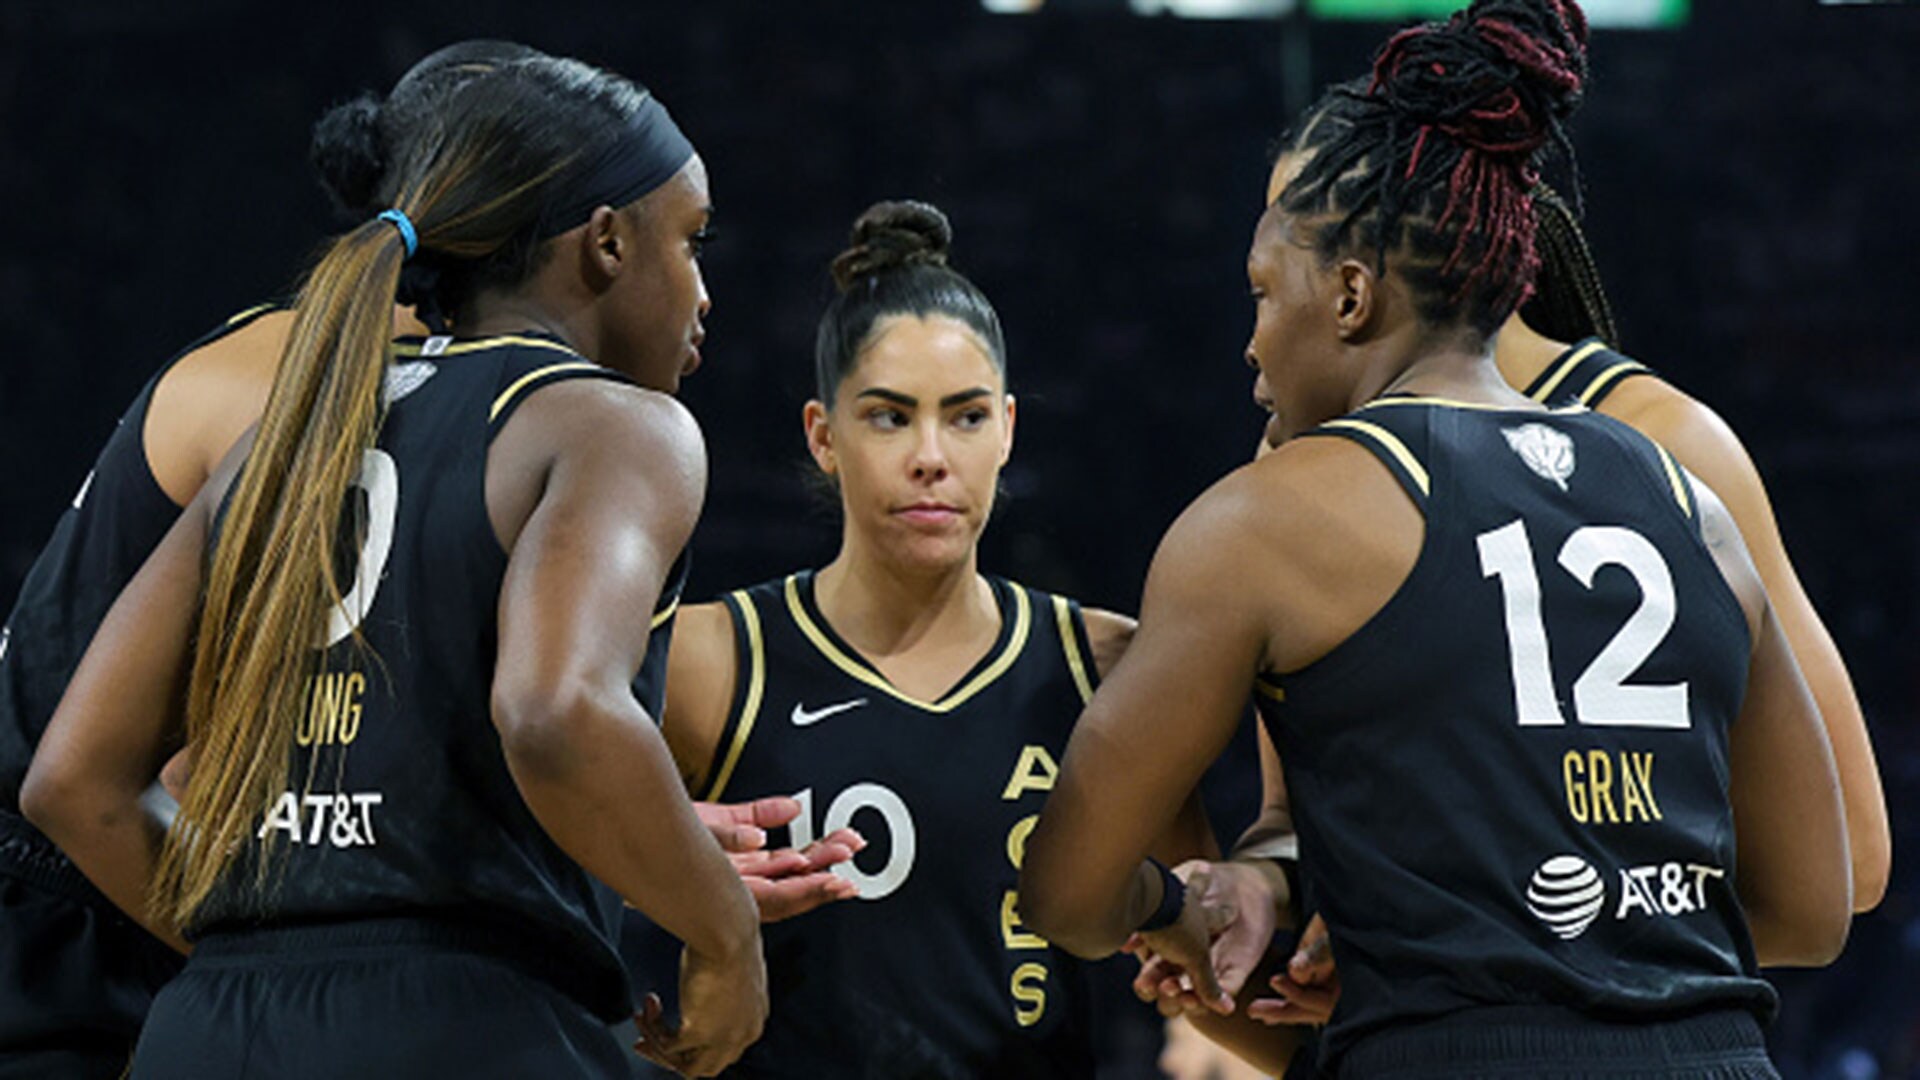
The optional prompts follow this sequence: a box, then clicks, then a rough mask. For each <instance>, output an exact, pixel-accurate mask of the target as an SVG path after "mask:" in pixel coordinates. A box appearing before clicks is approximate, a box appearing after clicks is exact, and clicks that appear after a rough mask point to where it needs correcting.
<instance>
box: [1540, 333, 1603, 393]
mask: <svg viewBox="0 0 1920 1080" xmlns="http://www.w3.org/2000/svg"><path fill="white" fill-rule="evenodd" d="M1606 347H1607V343H1606V342H1604V341H1589V342H1587V343H1586V344H1585V345H1582V346H1580V347H1579V348H1577V349H1575V350H1573V352H1572V353H1571V354H1570V355H1568V357H1567V358H1566V359H1565V360H1564V361H1562V362H1561V364H1560V370H1559V371H1556V372H1554V373H1553V377H1552V378H1550V379H1548V380H1547V381H1546V382H1544V383H1541V384H1540V389H1538V390H1535V391H1534V392H1533V400H1535V401H1541V402H1544V401H1546V400H1547V399H1548V398H1550V397H1552V396H1553V391H1554V389H1555V388H1556V387H1558V386H1559V385H1560V384H1561V383H1562V382H1563V381H1565V380H1566V377H1567V376H1568V375H1571V374H1573V369H1574V368H1577V367H1579V366H1580V362H1581V361H1582V360H1585V359H1586V358H1587V357H1589V356H1592V355H1593V354H1594V353H1597V352H1599V351H1600V350H1601V349H1604V348H1606Z"/></svg>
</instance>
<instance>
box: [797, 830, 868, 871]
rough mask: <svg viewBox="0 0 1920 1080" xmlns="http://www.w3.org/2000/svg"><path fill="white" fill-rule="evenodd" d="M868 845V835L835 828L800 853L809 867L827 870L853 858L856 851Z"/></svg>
mask: <svg viewBox="0 0 1920 1080" xmlns="http://www.w3.org/2000/svg"><path fill="white" fill-rule="evenodd" d="M866 846H867V840H866V837H864V836H861V835H860V834H859V833H857V832H855V831H853V830H852V829H835V830H834V831H833V832H831V833H828V834H827V835H826V836H824V837H822V838H820V839H818V840H815V841H814V842H813V843H811V844H808V845H807V846H806V847H804V848H801V849H800V854H801V855H803V856H805V857H806V860H807V868H808V869H810V870H825V869H827V868H828V867H830V866H837V865H839V864H840V863H843V862H846V861H848V860H850V859H852V858H853V856H854V854H855V853H856V852H858V851H859V850H860V849H861V848H864V847H866Z"/></svg>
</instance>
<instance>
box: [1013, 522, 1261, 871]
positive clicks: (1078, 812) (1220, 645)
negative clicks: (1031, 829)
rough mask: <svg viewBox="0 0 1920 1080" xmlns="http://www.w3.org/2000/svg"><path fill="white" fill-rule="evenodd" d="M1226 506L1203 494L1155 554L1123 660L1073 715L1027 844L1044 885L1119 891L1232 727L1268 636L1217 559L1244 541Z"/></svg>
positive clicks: (1230, 558) (1241, 587) (1225, 561)
mask: <svg viewBox="0 0 1920 1080" xmlns="http://www.w3.org/2000/svg"><path fill="white" fill-rule="evenodd" d="M1233 517H1234V512H1233V507H1232V506H1230V505H1227V506H1222V505H1220V504H1219V503H1218V501H1216V502H1215V503H1214V504H1209V502H1208V500H1207V499H1205V498H1203V499H1202V501H1201V502H1200V503H1198V504H1196V506H1195V507H1194V509H1192V510H1189V511H1188V513H1187V515H1185V516H1183V518H1182V519H1181V521H1179V522H1177V523H1176V524H1175V526H1174V528H1173V529H1172V530H1171V531H1170V532H1169V533H1168V535H1167V538H1166V540H1165V541H1164V542H1163V543H1162V545H1161V548H1160V551H1159V553H1158V554H1157V555H1156V556H1155V559H1154V565H1153V569H1152V570H1151V572H1150V573H1149V575H1148V579H1147V588H1146V594H1145V602H1144V604H1143V606H1142V611H1141V616H1140V624H1139V627H1138V629H1137V630H1136V631H1135V632H1134V634H1133V637H1132V641H1131V643H1130V644H1129V645H1128V646H1127V649H1126V657H1125V660H1124V662H1122V663H1120V664H1118V665H1117V666H1115V668H1114V669H1113V672H1112V673H1111V674H1110V675H1109V676H1108V677H1107V678H1106V680H1105V681H1104V682H1103V683H1102V684H1101V686H1100V689H1099V691H1098V692H1097V693H1095V694H1094V697H1093V701H1092V703H1091V704H1089V705H1088V706H1087V709H1086V711H1085V713H1083V714H1082V716H1081V718H1080V722H1079V723H1078V724H1077V725H1076V726H1075V728H1074V732H1073V737H1072V739H1071V741H1070V742H1069V743H1068V746H1067V754H1066V758H1065V760H1064V761H1063V762H1062V765H1061V775H1060V780H1059V783H1058V785H1057V786H1056V787H1055V789H1054V791H1053V793H1052V795H1051V796H1050V797H1049V799H1048V802H1047V807H1046V811H1045V813H1043V814H1042V816H1041V825H1040V828H1039V829H1038V830H1036V832H1035V834H1034V836H1033V839H1032V841H1031V842H1030V844H1029V857H1030V858H1033V857H1035V856H1036V855H1037V856H1038V861H1039V862H1040V863H1042V864H1045V865H1047V866H1048V870H1047V874H1046V876H1047V877H1050V878H1051V879H1052V880H1051V881H1048V882H1043V885H1042V887H1048V886H1050V887H1052V888H1054V889H1057V890H1059V891H1060V892H1061V893H1062V894H1072V895H1074V896H1076V897H1104V896H1110V895H1113V894H1114V893H1116V892H1117V891H1118V890H1119V889H1120V888H1121V887H1122V886H1123V885H1124V883H1125V881H1126V879H1127V875H1128V874H1129V873H1131V872H1132V871H1133V869H1134V868H1135V867H1136V866H1137V865H1138V862H1139V859H1140V857H1141V855H1142V854H1143V853H1144V852H1146V851H1147V849H1148V847H1149V845H1150V844H1151V843H1152V842H1153V841H1154V840H1155V838H1156V837H1158V836H1159V835H1161V834H1162V833H1163V832H1164V831H1165V830H1166V829H1167V828H1168V827H1169V826H1170V825H1171V824H1172V823H1173V822H1174V820H1175V817H1176V815H1177V814H1178V812H1179V811H1180V809H1181V807H1182V806H1183V804H1185V803H1186V802H1187V800H1188V798H1189V796H1190V794H1191V793H1192V792H1193V790H1194V788H1195V787H1196V786H1197V785H1198V783H1199V780H1200V777H1201V774H1202V773H1204V772H1205V771H1206V768H1207V766H1208V764H1209V763H1211V762H1212V761H1213V759H1214V758H1215V757H1217V756H1219V754H1220V752H1221V750H1222V749H1223V748H1224V747H1225V746H1226V744H1227V742H1228V740H1229V739H1231V737H1232V735H1233V730H1234V727H1235V725H1236V723H1237V722H1238V721H1239V718H1240V713H1241V709H1242V707H1243V706H1244V704H1245V701H1246V697H1247V691H1248V688H1249V686H1250V685H1251V684H1252V681H1253V676H1254V673H1255V671H1256V670H1257V669H1258V666H1259V663H1260V659H1261V657H1262V655H1263V653H1264V651H1265V646H1266V637H1265V632H1264V624H1263V616H1262V614H1261V613H1260V612H1259V610H1258V609H1257V607H1256V605H1255V604H1254V603H1253V601H1252V593H1253V590H1249V589H1247V588H1246V587H1245V585H1246V583H1245V581H1244V580H1243V579H1240V578H1237V577H1236V575H1234V574H1233V573H1231V572H1228V571H1227V569H1226V567H1227V566H1228V565H1229V564H1232V563H1236V562H1238V559H1237V558H1236V550H1237V549H1238V547H1239V546H1240V545H1243V544H1245V543H1247V541H1246V539H1245V534H1244V533H1243V532H1240V531H1239V530H1237V529H1236V528H1235V526H1234V524H1233ZM1241 565H1244V564H1241Z"/></svg>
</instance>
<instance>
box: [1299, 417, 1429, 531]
mask: <svg viewBox="0 0 1920 1080" xmlns="http://www.w3.org/2000/svg"><path fill="white" fill-rule="evenodd" d="M1306 434H1308V435H1337V436H1339V437H1341V438H1344V439H1350V440H1352V441H1353V442H1356V443H1359V444H1360V445H1361V446H1362V447H1365V448H1366V449H1367V450H1368V451H1369V452H1371V453H1372V454H1373V456H1374V457H1376V458H1379V459H1380V462H1381V463H1382V464H1384V465H1385V466H1386V467H1387V469H1388V471H1390V472H1392V473H1393V475H1394V478H1395V479H1397V480H1399V481H1400V486H1401V487H1403V488H1405V489H1406V491H1407V496H1408V497H1409V498H1411V499H1412V500H1413V504H1414V505H1415V506H1416V507H1419V509H1420V515H1421V516H1422V517H1425V516H1426V515H1427V498H1428V496H1429V495H1430V494H1432V489H1433V479H1432V477H1431V476H1430V475H1428V473H1427V468H1426V466H1424V465H1422V464H1421V463H1420V459H1419V458H1417V457H1415V456H1414V453H1413V451H1412V450H1410V449H1408V448H1407V444H1406V443H1405V442H1404V441H1403V440H1402V439H1401V438H1400V436H1398V435H1395V434H1394V433H1393V432H1391V431H1388V430H1387V429H1386V428H1384V427H1382V426H1380V425H1379V424H1376V423H1373V422H1372V421H1370V420H1355V419H1352V418H1351V417H1343V418H1341V419H1339V420H1329V421H1327V422H1326V423H1324V424H1321V425H1320V426H1319V427H1317V428H1314V429H1313V430H1312V431H1309V432H1307V433H1306Z"/></svg>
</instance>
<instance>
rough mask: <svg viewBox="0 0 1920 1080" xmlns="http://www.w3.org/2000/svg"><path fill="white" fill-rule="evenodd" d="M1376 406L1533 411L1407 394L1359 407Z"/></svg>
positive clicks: (1573, 409)
mask: <svg viewBox="0 0 1920 1080" xmlns="http://www.w3.org/2000/svg"><path fill="white" fill-rule="evenodd" d="M1376 405H1439V406H1443V407H1445V408H1448V409H1476V410H1478V411H1480V412H1518V413H1530V412H1532V411H1533V410H1532V409H1528V408H1524V407H1522V406H1518V405H1490V404H1488V403H1486V402H1484V401H1457V400H1455V399H1453V398H1443V397H1426V396H1424V395H1420V394H1408V395H1405V396H1403V397H1388V398H1375V399H1374V400H1372V401H1369V402H1367V403H1366V404H1365V405H1362V406H1360V407H1361V408H1362V409H1371V408H1373V407H1374V406H1376ZM1586 411H1587V409H1586V407H1585V406H1584V405H1562V406H1560V407H1559V408H1556V409H1548V410H1547V412H1548V413H1549V414H1550V415H1553V416H1564V415H1566V414H1567V413H1577V412H1586Z"/></svg>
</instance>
